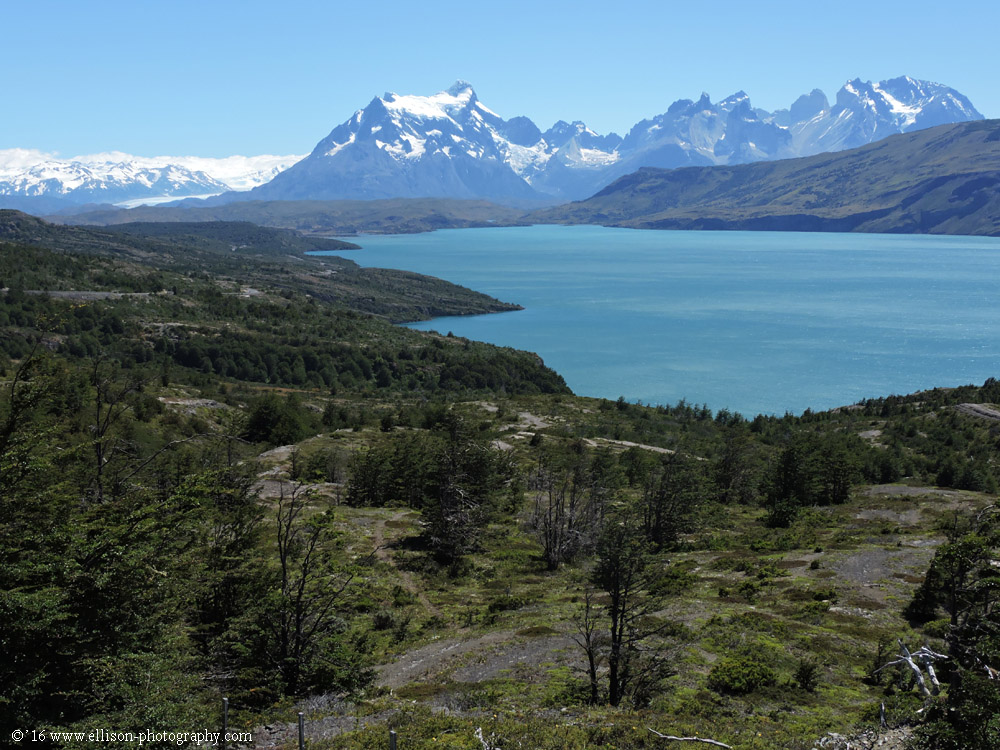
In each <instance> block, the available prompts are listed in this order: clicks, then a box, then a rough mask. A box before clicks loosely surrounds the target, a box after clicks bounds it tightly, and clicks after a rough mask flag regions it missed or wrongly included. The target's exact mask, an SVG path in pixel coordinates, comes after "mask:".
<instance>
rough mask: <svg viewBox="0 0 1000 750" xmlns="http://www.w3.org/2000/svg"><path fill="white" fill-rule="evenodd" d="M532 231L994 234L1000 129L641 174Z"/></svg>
mask: <svg viewBox="0 0 1000 750" xmlns="http://www.w3.org/2000/svg"><path fill="white" fill-rule="evenodd" d="M524 220H525V221H528V222H530V223H553V222H556V223H568V224H588V223H593V224H602V225H605V226H621V227H634V228H642V229H737V230H751V229H763V230H783V231H788V230H791V231H814V232H815V231H839V232H848V231H858V232H890V233H934V234H979V235H994V236H997V235H1000V120H985V121H976V122H966V123H958V124H952V125H939V126H937V127H934V128H928V129H925V130H919V131H914V132H910V133H902V134H897V135H893V136H890V137H888V138H884V139H882V140H880V141H878V142H876V143H871V144H867V145H865V146H861V147H858V148H855V149H850V150H848V151H842V152H838V153H824V154H817V155H814V156H809V157H802V158H798V159H783V160H779V161H769V162H761V163H755V164H740V165H731V166H715V167H692V168H685V169H670V170H666V169H652V168H645V169H640V170H638V171H636V172H634V173H632V174H630V175H627V176H625V177H622V178H620V179H618V180H617V181H615V182H614V183H612V184H611V185H609V186H608V187H606V188H605V189H603V190H602V191H600V192H599V193H597V194H596V195H594V196H593V197H591V198H589V199H587V200H585V201H580V202H577V203H571V204H568V205H563V206H557V207H555V208H551V209H547V210H543V211H538V212H536V213H534V214H532V215H530V216H528V217H525V219H524Z"/></svg>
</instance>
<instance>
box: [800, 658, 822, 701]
mask: <svg viewBox="0 0 1000 750" xmlns="http://www.w3.org/2000/svg"><path fill="white" fill-rule="evenodd" d="M795 684H796V685H798V686H799V687H800V688H801V689H802V690H805V691H806V692H808V693H812V692H814V691H815V690H816V686H817V685H819V665H818V664H817V663H816V662H814V661H812V660H811V659H803V660H802V661H800V662H799V666H798V667H797V668H796V670H795Z"/></svg>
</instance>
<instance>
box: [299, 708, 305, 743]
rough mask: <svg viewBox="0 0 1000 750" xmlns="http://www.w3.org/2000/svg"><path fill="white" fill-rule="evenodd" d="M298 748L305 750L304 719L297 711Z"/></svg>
mask: <svg viewBox="0 0 1000 750" xmlns="http://www.w3.org/2000/svg"><path fill="white" fill-rule="evenodd" d="M299 750H306V719H305V716H303V714H302V712H301V711H299Z"/></svg>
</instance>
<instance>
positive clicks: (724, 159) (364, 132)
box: [216, 77, 983, 203]
mask: <svg viewBox="0 0 1000 750" xmlns="http://www.w3.org/2000/svg"><path fill="white" fill-rule="evenodd" d="M981 119H983V116H982V115H981V114H980V113H979V112H978V111H976V109H975V107H973V106H972V104H971V102H969V100H968V99H967V98H966V97H964V96H963V95H962V94H960V93H959V92H957V91H955V90H954V89H951V88H949V87H947V86H944V85H941V84H937V83H929V82H927V81H917V80H914V79H912V78H907V77H901V78H894V79H892V80H888V81H881V82H879V83H871V82H862V81H860V80H857V79H855V80H853V81H849V82H848V83H847V84H845V86H844V87H843V88H842V89H841V90H840V91H839V92H838V94H837V98H836V101H835V103H833V104H830V103H829V101H828V100H827V98H826V96H825V95H824V94H823V93H822V92H821V91H819V90H814V91H812V92H811V93H809V94H805V95H803V96H801V97H799V98H798V99H797V100H796V101H795V102H793V103H792V105H791V106H790V107H789V108H788V109H787V110H779V111H778V112H766V111H764V110H761V109H755V108H754V107H753V106H752V105H751V103H750V98H749V97H748V96H747V95H746V94H745V93H744V92H742V91H740V92H737V93H736V94H733V95H732V96H729V97H727V98H725V99H723V100H722V101H719V102H715V103H713V102H712V101H711V98H710V97H709V96H708V94H702V96H701V98H700V99H698V100H697V101H692V100H689V99H682V100H679V101H676V102H674V103H673V104H672V105H670V107H669V108H668V109H667V111H666V112H665V113H663V114H661V115H658V116H656V117H654V118H652V119H649V120H643V121H641V122H639V123H637V124H636V125H634V126H633V127H632V128H631V130H629V132H628V133H627V134H626V135H625V137H624V138H623V137H620V136H618V135H617V134H615V133H611V134H608V135H600V134H598V133H595V132H594V131H593V130H591V129H590V128H588V127H587V126H586V125H585V124H584V123H582V122H573V123H566V122H563V121H560V122H557V123H556V124H555V125H553V126H552V127H551V128H549V129H548V130H546V131H544V132H542V131H541V130H540V129H539V128H538V127H537V126H536V125H535V124H534V123H533V122H532V121H531V120H530V119H528V118H527V117H514V118H512V119H510V120H504V119H503V118H502V117H500V116H499V115H497V114H496V113H495V112H493V111H492V110H490V109H489V108H488V107H486V106H485V105H484V104H483V103H482V102H480V101H479V98H478V97H477V96H476V92H475V91H474V90H473V88H472V86H471V85H469V84H468V83H466V82H464V81H459V82H457V83H455V85H453V86H452V87H451V88H449V89H448V90H447V91H442V92H440V93H438V94H435V95H433V96H429V97H422V96H400V95H397V94H391V93H389V94H385V95H384V96H383V97H376V98H375V99H373V100H372V101H371V102H370V103H369V104H368V106H366V107H365V108H364V109H361V110H358V111H357V112H355V114H354V115H353V117H351V118H350V119H349V120H348V121H347V122H344V123H343V124H341V125H339V126H337V127H336V128H334V130H333V131H332V132H331V133H330V134H329V135H328V136H327V137H326V138H324V139H323V140H322V141H320V142H319V144H318V145H317V146H316V148H315V149H314V150H313V152H312V153H311V154H309V156H307V157H306V158H304V159H302V160H301V161H300V162H298V163H297V164H295V165H294V166H292V167H291V168H289V169H288V170H286V171H285V172H282V173H281V174H279V175H277V176H276V177H275V178H274V179H273V180H271V181H270V182H269V183H267V184H265V185H261V186H260V187H257V188H254V189H253V190H251V191H249V192H247V193H244V194H242V195H240V196H222V197H221V198H219V199H216V200H231V199H234V198H236V199H244V200H298V199H326V200H329V199H348V198H368V199H371V198H392V197H403V198H414V197H423V196H436V197H451V198H485V199H487V200H493V201H497V202H508V203H509V202H517V201H529V200H532V199H534V200H541V201H548V202H550V203H553V202H557V201H563V200H567V199H569V200H572V199H579V198H584V197H586V196H589V195H593V194H594V193H595V192H597V191H598V190H600V189H601V188H603V187H605V186H606V185H608V184H610V183H611V182H612V181H614V180H615V179H617V178H618V177H621V176H623V175H625V174H629V173H631V172H634V171H636V170H637V169H640V168H642V167H663V168H675V167H684V166H711V165H720V164H743V163H748V162H755V161H764V160H773V159H784V158H792V157H798V156H806V155H810V154H816V153H820V152H825V151H837V150H841V149H846V148H853V147H856V146H860V145H863V144H866V143H871V142H873V141H877V140H880V139H882V138H884V137H886V136H888V135H891V134H894V133H903V132H909V131H911V130H918V129H922V128H926V127H932V126H934V125H941V124H946V123H953V122H964V121H968V120H981Z"/></svg>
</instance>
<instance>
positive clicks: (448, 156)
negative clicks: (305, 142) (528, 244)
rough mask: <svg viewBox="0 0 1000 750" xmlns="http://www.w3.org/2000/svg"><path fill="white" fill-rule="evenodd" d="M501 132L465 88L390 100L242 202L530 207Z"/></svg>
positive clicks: (499, 123)
mask: <svg viewBox="0 0 1000 750" xmlns="http://www.w3.org/2000/svg"><path fill="white" fill-rule="evenodd" d="M504 128H505V123H504V121H503V119H502V118H501V117H500V116H499V115H497V114H496V113H494V112H492V111H491V110H490V109H488V108H487V107H485V106H484V105H483V104H482V103H480V101H479V99H478V97H477V96H476V92H475V91H473V89H472V86H470V85H469V84H467V83H465V82H464V81H459V82H457V83H456V84H455V85H454V86H452V87H451V88H450V89H448V90H447V91H442V92H440V93H438V94H434V95H433V96H399V95H397V94H391V93H389V94H386V95H385V96H383V97H376V98H375V99H372V101H371V103H369V104H368V106H367V107H365V108H364V109H361V110H358V111H357V112H355V113H354V116H353V117H351V119H349V120H348V121H347V122H345V123H343V124H342V125H339V126H337V127H336V128H334V130H333V131H332V132H331V133H330V135H328V136H327V137H326V138H324V139H323V140H322V141H320V142H319V144H318V145H317V146H316V148H315V149H313V152H312V153H311V154H310V155H309V156H307V157H306V158H305V159H303V160H302V161H300V162H299V163H298V164H296V165H294V166H293V167H290V168H289V169H288V170H286V171H285V172H282V173H281V174H279V175H278V176H277V177H275V178H274V180H272V181H271V182H270V183H268V184H267V185H263V186H261V187H258V188H255V189H254V190H252V191H251V192H250V193H248V194H247V196H246V198H247V199H256V200H294V199H300V198H311V199H336V198H410V197H418V196H420V197H423V196H432V197H449V198H487V199H492V200H501V201H505V200H511V199H515V200H517V199H531V198H532V197H535V196H536V193H535V191H534V190H533V189H532V187H531V186H530V185H529V184H528V183H527V182H525V181H524V180H523V179H522V178H521V177H520V176H518V174H517V173H516V172H515V171H514V169H513V168H512V167H511V163H510V162H511V158H510V153H511V148H514V149H518V148H522V147H520V146H517V145H516V144H514V143H513V142H512V141H509V140H508V139H507V138H506V137H504V136H503V135H502V131H503V130H504ZM515 158H516V157H515Z"/></svg>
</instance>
